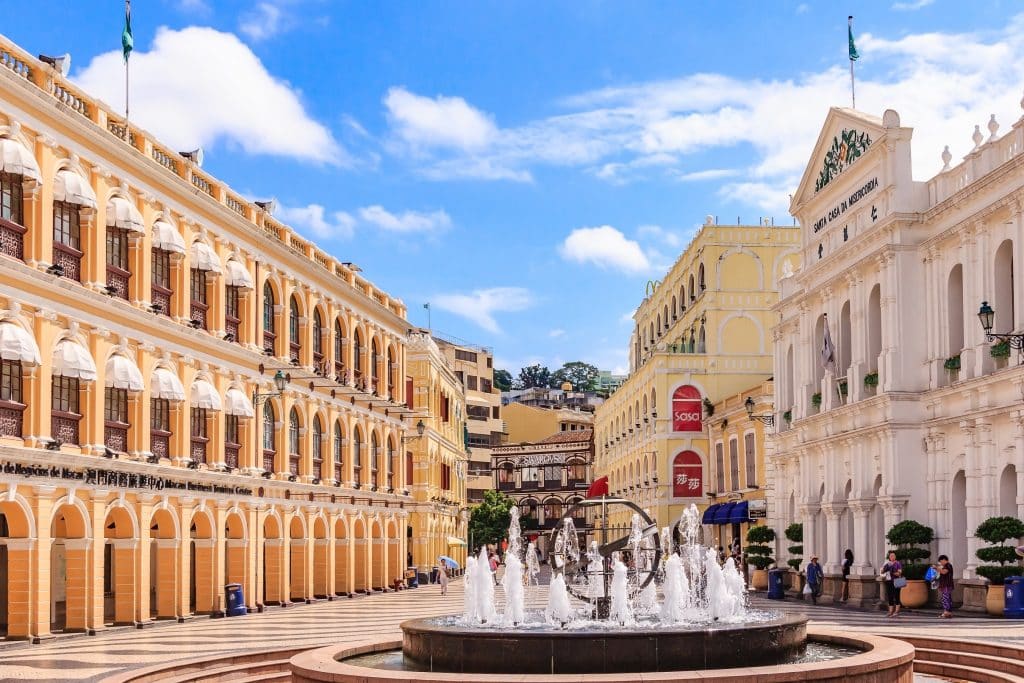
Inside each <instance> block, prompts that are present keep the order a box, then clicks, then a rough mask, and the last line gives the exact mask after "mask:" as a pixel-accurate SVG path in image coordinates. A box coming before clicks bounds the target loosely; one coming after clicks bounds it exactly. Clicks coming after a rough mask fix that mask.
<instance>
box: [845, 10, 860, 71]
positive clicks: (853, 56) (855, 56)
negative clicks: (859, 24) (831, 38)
mask: <svg viewBox="0 0 1024 683" xmlns="http://www.w3.org/2000/svg"><path fill="white" fill-rule="evenodd" d="M847 31H848V33H849V36H850V61H851V62H855V61H857V60H858V59H860V55H859V54H857V46H856V45H854V44H853V17H850V18H849V25H848V26H847Z"/></svg>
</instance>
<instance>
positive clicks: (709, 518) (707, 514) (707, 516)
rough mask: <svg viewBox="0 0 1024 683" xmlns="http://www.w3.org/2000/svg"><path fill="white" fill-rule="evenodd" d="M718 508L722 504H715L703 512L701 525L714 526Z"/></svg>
mask: <svg viewBox="0 0 1024 683" xmlns="http://www.w3.org/2000/svg"><path fill="white" fill-rule="evenodd" d="M720 507H722V503H715V504H714V505H709V506H708V509H707V510H705V511H704V516H703V517H701V520H700V521H701V524H714V523H715V513H717V512H718V509H719V508H720Z"/></svg>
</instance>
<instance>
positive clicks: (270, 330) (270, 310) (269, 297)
mask: <svg viewBox="0 0 1024 683" xmlns="http://www.w3.org/2000/svg"><path fill="white" fill-rule="evenodd" d="M276 338H277V326H276V325H275V322H274V288H273V287H271V286H270V283H269V282H267V283H266V284H264V285H263V350H264V351H269V352H270V354H269V355H273V354H274V340H275V339H276Z"/></svg>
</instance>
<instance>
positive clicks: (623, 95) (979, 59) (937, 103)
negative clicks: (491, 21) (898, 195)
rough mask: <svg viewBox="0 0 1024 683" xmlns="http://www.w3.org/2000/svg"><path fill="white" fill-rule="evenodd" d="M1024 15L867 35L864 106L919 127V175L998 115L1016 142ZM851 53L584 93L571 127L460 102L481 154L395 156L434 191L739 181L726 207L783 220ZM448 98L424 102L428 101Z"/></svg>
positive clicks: (840, 96) (843, 98) (845, 98)
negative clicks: (547, 176) (443, 185)
mask: <svg viewBox="0 0 1024 683" xmlns="http://www.w3.org/2000/svg"><path fill="white" fill-rule="evenodd" d="M907 4H911V3H910V2H907ZM913 4H915V5H916V4H919V2H914V3H913ZM1022 16H1024V15H1022ZM1022 16H1018V17H1015V18H1012V19H1011V20H1009V21H1008V22H1006V24H1007V25H1006V26H1003V27H999V28H998V29H995V30H992V31H986V32H980V31H979V32H976V33H952V32H949V33H912V34H908V35H904V36H897V37H894V38H888V37H885V36H881V37H880V36H875V35H872V34H869V33H864V34H862V35H859V36H858V40H857V46H858V48H860V51H861V55H862V61H861V63H860V64H861V71H862V72H863V74H858V80H857V104H858V108H859V109H861V110H863V111H865V112H869V113H873V114H875V115H881V113H882V112H883V111H884V110H886V109H888V108H893V109H896V110H897V111H898V112H899V113H900V115H901V118H902V121H903V123H904V125H907V126H912V127H914V128H915V131H914V155H913V161H914V172H915V175H916V176H917V177H919V178H926V177H930V176H931V175H932V174H934V173H935V172H936V171H937V170H938V169H939V167H940V166H941V161H940V160H939V155H940V153H941V151H942V148H943V146H944V145H946V144H949V145H950V149H951V151H953V153H954V154H957V153H961V154H963V153H966V152H968V151H969V150H970V149H971V147H972V144H971V142H970V134H971V131H973V129H974V125H975V124H982V126H983V128H984V123H985V122H986V121H987V120H988V117H989V114H991V113H992V112H995V113H996V115H997V120H999V121H1001V122H1003V131H1002V132H1005V131H1006V129H1007V126H1008V125H1009V123H1010V122H1011V121H1014V120H1016V119H1017V118H1018V117H1019V115H1020V112H1019V110H1016V103H1017V100H1018V99H1019V93H1020V92H1021V90H1022V89H1024V72H1021V71H1020V69H1019V68H1018V67H1017V65H1019V64H1020V63H1022V62H1024V19H1022ZM892 35H896V34H895V33H894V34H892ZM951 45H955V46H956V49H950V48H949V46H951ZM844 48H845V46H843V48H842V49H844ZM840 49H841V48H840V47H838V46H837V48H836V50H837V54H839V56H837V58H836V64H835V65H834V66H829V67H826V68H821V69H819V70H817V71H805V72H799V73H794V74H793V75H792V76H791V77H788V78H777V79H773V80H762V79H748V78H738V77H732V76H728V75H725V74H717V73H697V74H689V75H684V76H682V77H680V78H675V79H668V80H660V81H650V82H640V83H634V84H625V85H615V86H611V87H606V88H601V89H598V90H594V91H590V92H584V93H581V94H578V95H574V96H572V97H567V98H565V99H563V100H561V101H559V102H556V103H555V105H556V106H558V107H560V108H561V109H562V112H560V113H558V114H557V115H554V116H549V117H546V118H539V119H535V120H532V121H526V122H523V123H518V124H515V125H512V126H509V127H501V126H498V125H497V124H496V123H495V121H494V118H493V117H492V116H490V115H489V114H488V113H486V112H484V111H481V110H480V109H478V108H476V107H474V105H473V104H472V103H471V102H466V101H465V100H463V99H461V98H457V97H452V98H448V99H450V100H452V101H455V102H458V105H459V108H461V109H464V110H465V111H467V112H471V116H469V118H471V119H472V120H474V121H483V122H485V123H478V124H477V125H476V128H477V129H479V130H483V131H486V134H482V133H477V134H473V135H470V136H469V140H470V141H471V142H472V143H473V144H472V145H467V144H462V145H461V146H460V145H458V144H455V142H454V141H450V142H449V144H448V146H447V147H440V146H437V145H435V146H433V147H426V146H423V145H420V146H419V147H417V148H416V149H414V150H412V149H410V147H409V146H408V145H405V146H404V147H403V148H401V149H395V150H392V151H394V152H396V153H399V154H408V159H409V161H410V163H412V164H413V165H414V166H415V167H416V169H417V170H418V171H419V172H420V173H422V174H423V175H424V176H426V177H428V178H431V179H444V178H452V177H459V178H471V177H474V178H479V179H488V180H525V179H527V178H530V177H532V175H530V174H532V173H533V172H534V170H535V169H536V168H537V167H540V166H556V167H578V168H582V169H584V170H585V171H586V172H588V173H591V174H592V175H594V176H596V177H599V178H602V179H604V180H606V181H608V182H611V183H624V182H631V181H634V180H638V179H647V178H649V177H651V176H653V175H655V174H664V175H665V176H666V177H669V178H676V179H678V180H680V181H684V182H685V181H690V182H697V181H703V182H713V181H721V180H723V179H729V180H730V181H731V182H730V183H728V184H727V185H726V186H725V187H723V189H722V192H723V196H730V197H732V198H734V199H736V200H737V201H738V202H740V203H742V204H747V205H749V206H751V207H754V208H756V209H757V210H758V211H761V210H767V209H768V208H769V207H770V208H771V210H772V211H780V212H781V211H784V210H785V209H786V208H787V207H788V203H789V200H788V195H789V193H790V192H793V191H794V190H795V187H796V183H797V182H798V180H799V177H800V174H801V173H802V172H803V170H804V166H805V164H806V163H807V161H808V156H809V155H810V153H811V149H812V147H813V145H814V142H815V140H816V138H817V135H818V132H819V130H820V128H821V124H822V121H823V120H824V118H825V116H826V114H827V111H828V106H830V105H838V106H845V105H848V103H849V101H850V100H849V98H850V91H849V72H848V70H847V68H846V63H845V60H844V59H842V57H845V53H841V54H840V53H839V51H840ZM407 94H408V95H410V96H411V97H414V98H415V97H419V96H416V95H412V94H411V93H407ZM442 99H443V98H438V99H437V100H434V99H431V98H422V100H425V101H427V102H428V103H429V102H435V103H437V102H439V101H441V100H442ZM392 127H393V134H394V135H395V137H396V139H399V140H401V139H403V138H402V133H403V131H405V128H403V127H402V124H401V122H400V121H395V120H393V121H392ZM452 127H454V126H452ZM472 128H473V127H472V126H471V129H472ZM449 135H454V134H449ZM441 139H442V141H443V140H444V139H445V138H444V137H443V136H442V137H441ZM459 139H461V137H460V138H459ZM733 150H735V152H736V154H738V155H741V156H742V157H743V158H747V159H749V162H748V163H747V165H746V167H743V168H735V169H725V168H710V169H706V170H698V171H694V172H687V171H684V170H683V169H684V168H686V167H692V166H693V162H694V158H695V157H696V156H697V155H705V156H709V155H712V154H717V153H718V152H719V151H733ZM747 191H749V194H744V192H747Z"/></svg>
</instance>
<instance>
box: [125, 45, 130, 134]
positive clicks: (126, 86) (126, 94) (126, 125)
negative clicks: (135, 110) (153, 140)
mask: <svg viewBox="0 0 1024 683" xmlns="http://www.w3.org/2000/svg"><path fill="white" fill-rule="evenodd" d="M124 139H125V140H126V141H130V140H129V137H128V60H127V59H126V60H124Z"/></svg>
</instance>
